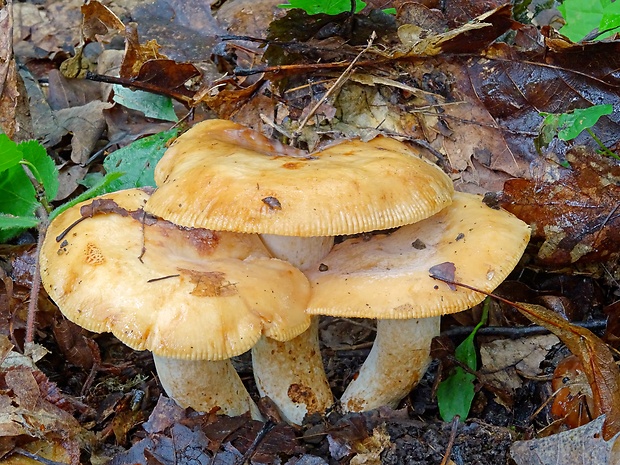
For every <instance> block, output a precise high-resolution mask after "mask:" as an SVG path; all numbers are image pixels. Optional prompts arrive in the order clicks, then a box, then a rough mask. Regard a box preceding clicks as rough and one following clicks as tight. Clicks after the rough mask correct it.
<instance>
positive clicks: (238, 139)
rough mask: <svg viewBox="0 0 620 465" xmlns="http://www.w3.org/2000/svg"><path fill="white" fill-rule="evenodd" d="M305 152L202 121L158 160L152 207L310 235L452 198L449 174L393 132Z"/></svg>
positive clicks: (357, 227)
mask: <svg viewBox="0 0 620 465" xmlns="http://www.w3.org/2000/svg"><path fill="white" fill-rule="evenodd" d="M298 152H299V151H295V149H292V148H291V147H288V146H284V145H282V144H281V143H279V142H277V141H273V140H270V139H268V138H266V137H265V136H263V135H262V134H260V133H258V132H256V131H253V130H251V129H248V128H245V127H243V126H241V125H239V124H236V123H233V122H231V121H225V120H208V121H204V122H201V123H199V124H196V125H195V126H194V127H193V128H191V129H190V130H189V131H187V132H186V133H185V134H183V135H182V136H181V137H179V138H178V139H177V140H176V142H175V143H174V144H173V145H172V146H171V147H170V148H169V149H168V150H167V151H166V153H165V155H164V156H163V158H162V159H161V160H160V162H159V163H158V165H157V167H156V170H155V181H156V183H157V186H158V189H157V190H156V191H155V193H154V194H153V196H152V197H151V198H150V199H149V201H148V203H147V206H146V209H147V211H149V212H150V213H153V214H155V215H156V216H160V217H162V218H166V219H168V220H170V221H172V222H174V223H176V224H181V225H184V226H191V227H201V228H209V229H214V230H218V231H235V232H245V233H260V234H278V235H283V236H303V237H306V236H335V235H342V234H355V233H359V232H364V231H373V230H380V229H388V228H394V227H397V226H402V225H403V224H409V223H413V222H416V221H419V220H421V219H423V218H426V217H428V216H430V215H433V214H435V213H436V212H438V211H439V210H441V209H442V208H444V207H445V206H446V205H449V204H450V202H451V199H452V194H453V187H452V182H451V181H450V179H449V177H448V176H447V175H446V174H445V173H444V172H443V171H441V170H440V169H439V168H438V167H436V166H435V165H432V164H431V163H429V162H427V161H425V160H423V159H421V158H419V157H418V156H417V155H416V154H415V152H413V151H412V150H411V149H410V148H408V147H407V146H406V145H405V144H403V143H401V142H398V141H396V140H393V139H389V138H385V137H377V138H375V139H373V140H372V141H370V142H361V141H359V140H351V141H347V142H343V143H340V144H336V145H332V146H330V147H328V148H327V149H325V150H322V151H320V152H317V153H313V154H312V155H305V156H304V155H302V154H301V152H299V153H298Z"/></svg>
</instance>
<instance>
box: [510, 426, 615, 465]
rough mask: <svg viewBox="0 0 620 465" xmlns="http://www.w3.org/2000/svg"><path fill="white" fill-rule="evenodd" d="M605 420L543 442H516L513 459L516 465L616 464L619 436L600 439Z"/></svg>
mask: <svg viewBox="0 0 620 465" xmlns="http://www.w3.org/2000/svg"><path fill="white" fill-rule="evenodd" d="M603 423H604V418H603V417H599V418H597V419H596V420H594V421H592V422H590V423H588V424H587V425H584V426H581V427H580V428H575V429H573V430H570V431H566V432H564V433H559V434H554V435H552V436H549V437H546V438H542V439H532V440H529V441H516V442H515V443H514V444H513V446H512V447H511V448H510V456H511V457H512V459H513V460H514V461H515V462H516V463H517V465H557V464H573V463H574V464H576V463H588V464H592V465H594V464H596V465H599V464H600V465H604V464H609V465H611V464H617V463H618V459H619V458H620V457H619V456H618V451H614V449H617V446H615V444H616V443H617V442H618V441H617V439H618V436H615V437H613V438H611V439H607V440H604V439H603V438H601V431H602V429H603Z"/></svg>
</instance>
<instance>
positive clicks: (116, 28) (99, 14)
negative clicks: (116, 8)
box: [81, 0, 125, 43]
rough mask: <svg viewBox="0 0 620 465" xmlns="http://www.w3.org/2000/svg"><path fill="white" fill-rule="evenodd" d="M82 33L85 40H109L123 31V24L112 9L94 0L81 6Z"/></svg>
mask: <svg viewBox="0 0 620 465" xmlns="http://www.w3.org/2000/svg"><path fill="white" fill-rule="evenodd" d="M81 11H82V15H84V17H83V19H82V35H83V36H84V39H86V40H87V41H95V42H106V43H107V42H109V41H110V40H112V38H113V37H114V36H115V35H117V34H122V33H123V32H124V31H125V25H124V24H123V22H122V21H121V20H120V19H119V17H118V16H116V15H115V14H114V13H113V12H112V10H110V9H109V8H108V7H106V6H105V5H103V4H101V3H100V2H98V1H96V0H92V1H90V2H88V3H86V4H85V5H83V6H82V9H81Z"/></svg>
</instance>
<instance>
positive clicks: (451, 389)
mask: <svg viewBox="0 0 620 465" xmlns="http://www.w3.org/2000/svg"><path fill="white" fill-rule="evenodd" d="M488 316H489V299H488V298H487V300H486V301H485V304H484V306H483V309H482V318H480V322H479V323H478V324H477V325H476V327H475V328H474V329H473V331H472V332H471V333H470V334H469V336H467V338H466V339H465V340H464V341H463V342H461V343H460V344H459V346H458V347H457V348H456V350H455V351H454V356H455V358H456V359H457V360H458V361H459V362H461V363H462V364H464V365H465V366H467V367H469V368H470V369H471V370H472V371H475V370H477V369H478V356H477V353H476V346H475V344H474V338H475V337H476V333H477V332H478V329H480V327H481V326H482V325H484V324H485V323H486V322H487V318H488ZM475 379H476V377H475V376H474V375H473V374H471V373H468V372H467V371H465V370H464V369H463V368H461V367H456V368H455V369H454V372H453V373H452V374H451V375H450V376H448V378H446V379H445V380H443V381H442V382H441V383H439V386H438V387H437V403H438V405H439V414H440V415H441V418H442V419H443V420H444V421H452V419H453V418H454V417H455V416H456V415H458V416H459V417H460V419H461V421H465V419H466V418H467V415H468V414H469V409H470V408H471V403H472V401H473V400H474V394H475V390H474V380H475Z"/></svg>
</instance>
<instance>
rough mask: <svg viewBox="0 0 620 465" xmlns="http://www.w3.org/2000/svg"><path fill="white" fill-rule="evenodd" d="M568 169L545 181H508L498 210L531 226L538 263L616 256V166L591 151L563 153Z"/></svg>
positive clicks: (619, 197) (619, 217) (619, 195)
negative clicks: (503, 209)
mask: <svg viewBox="0 0 620 465" xmlns="http://www.w3.org/2000/svg"><path fill="white" fill-rule="evenodd" d="M567 160H568V162H569V163H570V168H561V167H557V165H556V169H555V170H554V171H553V172H552V173H550V174H553V173H555V176H548V177H546V178H545V179H541V180H539V179H513V180H509V181H507V182H506V183H505V185H504V191H503V193H502V194H501V195H500V197H499V201H500V205H501V206H502V207H503V208H505V209H506V210H508V211H510V212H512V213H514V214H515V215H516V216H518V217H519V218H521V219H522V220H523V221H525V222H526V223H529V224H530V225H531V226H532V239H533V240H534V241H536V240H538V241H542V244H541V245H540V248H539V249H538V253H537V259H538V260H539V261H540V262H541V263H543V264H547V265H553V266H556V267H559V266H564V265H569V264H572V263H577V262H579V263H588V262H610V261H612V260H615V259H617V258H618V256H619V255H620V210H619V207H620V182H619V181H618V179H620V164H618V162H617V161H615V160H613V159H611V158H609V157H605V156H603V155H599V154H597V153H595V152H594V151H590V150H586V149H582V150H573V151H571V152H569V153H568V154H567Z"/></svg>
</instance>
